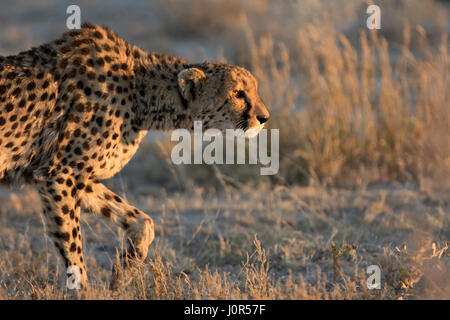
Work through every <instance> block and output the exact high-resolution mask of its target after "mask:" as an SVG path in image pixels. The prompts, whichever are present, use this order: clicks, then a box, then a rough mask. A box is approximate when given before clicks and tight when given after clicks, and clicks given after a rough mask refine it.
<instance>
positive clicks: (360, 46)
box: [0, 0, 450, 298]
mask: <svg viewBox="0 0 450 320" xmlns="http://www.w3.org/2000/svg"><path fill="white" fill-rule="evenodd" d="M70 4H77V5H79V6H80V8H81V20H82V21H86V20H87V21H90V22H91V23H94V24H100V25H106V26H108V27H110V28H112V29H113V30H115V31H116V32H117V33H118V34H119V35H120V36H122V37H123V38H125V40H127V41H128V42H130V43H132V44H135V45H138V46H140V47H141V48H143V49H144V50H148V51H159V52H164V53H168V54H174V55H178V56H182V57H184V58H186V59H188V60H191V61H192V62H200V61H203V60H216V61H221V62H229V63H233V64H239V65H241V66H244V67H246V68H248V69H249V70H250V71H251V72H252V73H253V74H254V75H255V77H256V78H257V79H258V81H259V87H260V94H261V96H262V99H263V101H264V102H265V104H266V106H267V107H268V109H269V110H270V111H271V114H272V117H271V121H270V122H269V123H268V127H269V128H279V129H280V171H279V173H278V174H277V175H275V176H260V175H259V167H258V166H257V165H239V166H233V165H218V166H207V165H191V166H189V165H180V166H175V165H173V164H172V163H171V160H170V152H171V148H172V146H173V145H174V144H173V143H171V142H170V135H168V134H164V133H152V134H149V136H148V138H147V139H146V140H145V141H144V142H143V144H142V145H141V147H140V149H139V151H138V153H137V154H136V156H135V157H134V158H133V159H132V161H131V162H130V163H129V165H127V166H126V167H125V168H124V170H122V172H121V173H119V174H118V175H117V176H116V177H114V178H113V179H111V180H110V181H107V182H106V184H107V185H108V186H109V187H111V188H112V189H113V190H115V191H116V192H118V193H120V194H121V195H123V196H125V197H128V199H129V200H131V201H132V202H133V203H138V204H140V205H141V207H144V208H147V211H148V212H154V215H155V216H154V219H155V221H156V222H157V224H158V225H159V226H160V227H159V229H158V230H157V237H158V239H159V240H156V241H157V242H156V245H155V246H156V249H155V253H153V258H155V257H163V258H164V259H166V260H167V261H170V263H171V264H172V266H175V267H174V270H173V273H174V274H176V275H179V274H181V272H183V273H185V274H188V275H190V274H191V273H189V272H193V271H192V270H194V269H195V268H197V267H198V268H200V269H198V270H203V271H204V266H205V265H206V266H208V265H210V266H211V270H213V269H214V268H217V269H218V270H219V271H220V272H224V274H228V273H227V272H229V273H230V274H231V275H230V274H228V277H231V279H234V280H233V281H237V282H232V285H231V288H234V287H233V285H236V286H237V287H238V288H241V287H240V284H242V283H243V284H242V286H243V287H244V288H245V289H246V290H247V291H244V292H250V291H251V290H256V291H255V292H256V293H255V295H254V296H253V297H271V298H283V297H285V298H286V297H290V298H292V297H294V298H295V297H297V298H298V297H300V298H301V297H318V298H323V297H328V298H330V297H332V294H331V293H330V292H332V291H333V290H337V289H336V288H335V287H330V286H328V284H326V283H325V284H323V287H320V286H319V285H318V282H317V277H318V276H317V273H315V271H317V270H316V269H317V268H319V269H320V270H322V271H320V270H319V271H320V272H324V273H325V275H324V277H325V279H328V280H329V281H331V282H332V280H331V279H333V273H332V271H330V270H332V269H333V267H332V265H331V262H330V260H329V259H330V255H329V254H328V253H329V248H331V247H330V246H331V241H332V239H334V240H333V241H335V240H336V241H337V239H338V240H339V241H344V240H345V241H353V242H355V243H358V246H360V247H361V248H363V252H364V253H360V254H361V257H364V259H365V260H364V259H363V258H361V257H360V258H361V259H360V260H359V262H356V266H359V267H361V268H362V266H364V263H362V262H361V261H367V259H369V258H370V259H372V260H374V261H378V263H380V264H383V265H389V267H390V268H391V269H390V270H391V271H392V270H394V271H395V270H396V271H395V272H394V271H392V274H391V275H390V276H389V277H391V278H386V279H385V280H386V281H387V282H388V283H390V282H395V281H397V282H398V281H400V282H399V283H400V287H401V286H402V285H403V286H404V287H405V286H406V288H407V289H408V288H412V286H413V285H414V283H415V282H414V281H416V282H417V281H419V280H417V279H421V277H418V278H417V273H416V272H418V271H417V270H419V269H420V272H422V273H421V275H423V274H428V270H429V269H427V268H428V266H427V267H426V268H425V267H424V266H423V264H420V263H418V262H417V261H421V263H422V262H423V261H425V256H420V259H423V260H420V259H419V258H417V259H418V260H417V259H416V260H414V263H411V264H408V263H410V260H408V259H409V258H408V259H407V258H404V260H401V259H403V258H401V259H400V258H398V257H397V256H396V255H395V254H396V253H395V254H394V252H397V251H395V247H396V246H400V245H401V243H403V242H405V241H406V242H407V241H409V240H410V241H412V243H414V244H415V245H417V246H416V247H417V248H419V249H420V248H426V250H435V251H434V252H437V251H436V250H438V249H439V248H441V249H442V248H444V247H445V245H442V246H441V247H439V246H440V245H441V244H436V243H438V242H433V241H444V242H442V243H446V242H445V241H446V240H449V238H450V236H449V230H450V222H449V221H450V219H449V203H450V201H449V199H450V198H449V192H450V104H449V92H450V90H449V83H450V81H449V80H450V76H449V68H450V61H449V51H448V50H449V43H448V32H449V30H450V22H449V9H450V3H449V1H443V0H441V1H438V0H378V1H364V0H303V1H297V0H280V1H270V0H247V1H240V0H148V1H118V0H111V1H107V2H105V1H98V0H89V1H56V0H41V1H35V2H31V1H26V0H3V1H2V4H1V6H2V10H1V11H0V55H9V54H16V53H18V52H19V51H22V50H26V49H29V48H30V47H31V46H37V45H39V44H41V43H43V42H47V41H50V40H53V39H55V38H56V37H58V36H59V35H60V34H61V33H62V32H65V31H67V29H66V19H67V17H68V16H69V15H68V14H66V9H67V7H68V6H69V5H70ZM370 4H376V5H378V6H379V7H380V8H381V29H380V30H368V29H367V27H366V20H367V18H368V14H367V13H366V9H367V6H368V5H370ZM255 190H256V192H255ZM256 194H257V195H256ZM0 195H3V198H2V199H4V200H2V201H3V202H2V203H3V208H0V213H1V212H3V214H4V217H3V218H1V216H0V218H1V219H3V220H4V221H6V218H5V217H6V216H9V213H10V212H12V211H24V212H26V211H27V210H29V211H30V212H34V211H36V210H37V209H36V208H35V207H34V208H29V209H26V208H28V207H27V204H26V203H27V202H29V201H31V203H33V201H36V197H35V196H34V195H32V194H31V193H26V194H25V195H24V196H23V199H22V198H17V196H15V195H14V196H11V194H10V191H2V193H0ZM11 197H12V198H11ZM179 213H180V215H178V214H179ZM5 223H6V222H5ZM199 225H200V226H202V228H201V230H200V229H199V228H200V227H198V226H199ZM274 226H275V227H274ZM418 226H420V228H419V227H418ZM272 227H274V228H275V231H274V230H273V229H272ZM18 228H22V227H20V226H19V227H18ZM203 228H204V229H203ZM418 228H419V229H421V231H420V232H419V233H417V232H418V231H417V229H418ZM93 229H94V230H97V229H95V228H93ZM10 232H11V234H12V233H13V231H10ZM93 233H95V232H93ZM112 234H114V233H113V232H111V233H110V235H112ZM243 234H245V236H244V235H243ZM253 234H259V235H260V238H261V239H262V240H261V243H262V245H263V247H264V246H267V247H268V248H270V250H271V253H272V256H271V257H272V258H271V259H272V260H270V259H269V260H270V261H272V262H275V263H276V266H277V267H274V268H271V269H270V272H274V274H271V275H269V276H268V278H270V279H271V280H270V281H271V282H270V283H272V284H275V283H278V282H277V281H278V280H280V279H282V280H280V281H281V282H280V285H281V286H284V285H286V281H287V280H286V279H287V277H288V275H292V274H293V275H294V278H295V277H297V276H298V274H302V276H303V277H304V278H305V279H306V280H307V281H311V283H312V284H311V285H312V287H311V288H312V289H311V290H310V289H308V290H310V291H308V290H306V291H305V290H303V289H298V291H295V290H294V289H292V288H291V289H292V290H293V291H292V292H291V291H289V292H288V291H286V290H287V289H286V287H283V288H281V287H280V288H278V287H277V288H275V289H273V290H274V291H272V295H270V294H269V293H267V292H269V291H267V292H266V291H264V290H266V289H267V290H269V287H270V286H269V287H267V288H266V287H264V288H265V289H264V288H263V287H261V288H262V289H261V288H260V287H258V288H260V289H258V290H262V291H257V289H255V288H256V287H257V286H256V287H255V286H253V287H252V286H249V285H248V278H247V280H243V282H242V283H241V282H239V281H240V280H239V279H240V277H241V276H242V270H243V269H239V268H238V267H236V265H239V261H241V260H242V259H244V258H245V253H246V252H247V251H246V250H251V248H255V246H256V251H255V252H257V253H258V255H257V256H258V257H259V258H258V259H260V260H257V261H256V260H255V263H256V264H257V263H259V267H261V268H263V269H257V268H256V267H255V268H256V269H254V270H260V271H261V270H264V268H265V265H264V263H265V262H264V261H265V260H264V257H263V255H262V251H261V250H262V249H261V247H260V248H259V251H258V243H259V242H255V239H253ZM313 235H314V236H313ZM370 235H372V237H370ZM11 237H12V238H14V237H13V236H11ZM112 237H115V236H112ZM95 239H96V240H99V241H102V240H101V239H98V238H95ZM374 239H376V240H374ZM419 240H420V241H419ZM11 241H12V240H11ZM158 241H159V242H158ZM13 242H14V241H13ZM0 243H1V242H0ZM261 243H259V245H261ZM432 243H435V244H434V247H433V248H434V249H432ZM439 243H440V242H439ZM408 245H409V244H408ZM4 246H5V245H4ZM11 246H12V247H14V246H13V245H11ZM88 246H89V245H88ZM436 246H438V247H436ZM199 248H202V249H203V250H204V254H202V253H200V252H199ZM324 248H326V249H324ZM387 248H388V249H387ZM402 248H403V247H402ZM405 248H406V247H405ZM436 248H438V249H436ZM447 248H448V244H447ZM397 249H398V248H397ZM95 250H97V251H101V252H109V253H108V254H109V255H110V256H111V255H113V254H112V253H111V252H113V249H112V247H111V248H107V249H105V247H104V246H103V247H101V248H100V249H98V248H97V249H96V247H95V246H93V249H92V251H91V252H92V253H93V252H94V251H95ZM327 250H328V251H327ZM336 250H337V249H336ZM402 250H403V249H402ZM424 250H425V249H424ZM97 251H95V252H97ZM344 251H345V250H344ZM344 251H342V252H344ZM419 251H420V250H419ZM333 252H337V251H333ZM342 252H341V253H342ZM423 252H425V251H423ZM344 253H345V252H344ZM391 253H392V254H391ZM98 254H99V253H98V252H97V253H96V255H97V256H98ZM105 255H107V254H105ZM110 256H109V258H108V259H109V260H108V259H106V258H105V261H106V262H101V259H100V258H98V259H100V260H97V263H98V265H99V266H101V268H100V267H99V268H100V269H101V270H106V269H108V267H107V266H108V263H110V262H111V258H110ZM180 256H181V257H182V258H180ZM394 256H395V258H394ZM308 257H309V258H308ZM402 257H403V256H402ZM444 257H445V254H444ZM247 258H248V256H247ZM92 259H93V261H91V262H90V263H91V265H94V266H95V265H96V262H95V258H92ZM155 259H156V258H155ZM166 260H164V261H166ZM244 260H245V259H244ZM99 261H100V262H99ZM108 261H109V262H108ZM155 261H158V260H155ZM249 261H250V262H249ZM249 261H247V262H249V263H248V264H245V263H244V266H246V267H249V266H251V265H252V264H251V259H250V260H249ZM446 261H447V262H446V264H444V267H445V268H447V269H445V268H444V270H447V271H448V270H449V269H448V266H449V264H448V258H447V260H446ZM160 262H161V261H160ZM266 262H267V261H266ZM102 263H103V264H102ZM158 263H159V262H158ZM161 263H163V262H161ZM439 263H440V262H439ZM88 265H89V264H88ZM350 265H351V267H352V268H353V267H354V266H355V263H353V264H350ZM438 265H439V268H442V265H440V264H436V265H433V268H434V269H433V268H432V269H433V271H430V274H431V275H432V276H431V278H429V279H431V280H430V281H431V282H430V283H436V282H437V283H439V281H442V280H443V279H444V278H442V274H441V273H440V272H439V271H436V270H437V269H439V268H438ZM333 266H334V268H335V267H336V266H335V265H333ZM153 267H155V266H153ZM166 267H167V266H166ZM102 268H103V269H102ZM155 268H156V267H155ZM242 268H244V267H242ZM435 268H437V269H435ZM5 269H7V267H5ZM0 270H1V268H0ZM171 270H172V269H171ZM186 270H188V271H186ZM239 270H240V272H239ZM248 270H250V271H249V272H250V275H251V270H253V269H251V268H249V269H248ZM314 270H315V271H314ZM327 270H328V271H327ZM334 270H335V271H336V269H334ZM352 270H353V269H352ZM402 270H403V271H402ZM405 270H406V271H405ZM425 270H427V271H425ZM440 270H441V269H440ZM203 271H201V272H203ZM313 271H314V272H313ZM99 272H100V271H99ZM201 272H200V273H198V274H197V273H196V276H192V277H193V278H191V280H192V279H195V277H197V278H196V279H197V280H198V279H203V280H204V281H206V282H204V283H203V285H204V284H205V283H208V281H218V282H220V283H222V284H224V283H228V282H227V279H226V277H225V278H223V277H222V276H219V275H217V274H216V276H215V277H216V278H214V277H212V276H211V277H212V278H211V277H210V278H208V277H207V276H208V274H209V273H208V272H209V271H208V269H206V271H205V272H206V273H204V274H203V273H201ZM233 272H236V273H233ZM261 272H262V271H261ZM320 272H319V273H320ZM327 272H328V273H327ZM352 272H353V271H352ZM396 272H397V273H396ZM356 273H357V272H356ZM356 273H355V274H356ZM99 274H102V273H101V272H100V273H99ZM233 274H234V276H233ZM405 274H407V276H405ZM247 275H249V274H247ZM260 275H261V274H260ZM334 275H335V273H334ZM172 276H173V275H172ZM266 276H267V275H266ZM202 277H203V278H202ZM205 277H206V278H205ZM217 277H218V278H217ZM233 277H234V278H233ZM271 277H272V278H271ZM273 277H275V278H273ZM319 277H320V275H319ZM402 277H404V278H405V277H406V278H407V279H409V280H408V281H410V282H407V281H406V280H405V279H404V278H402ZM408 277H410V278H408ZM433 277H434V278H433ZM6 278H7V277H6ZM169 278H170V277H169ZM0 279H1V272H0ZM205 279H206V280H205ZM207 279H209V280H207ZM211 279H212V280H211ZM236 279H237V280H236ZM399 279H400V280H399ZM414 279H415V280H414ZM436 279H438V280H436ZM439 279H440V280H439ZM285 280H286V281H285ZM353 280H354V279H353ZM4 281H6V280H4ZM167 281H168V280H167ZM246 281H247V282H246ZM252 281H253V280H252ZM255 281H256V280H255ZM261 281H262V280H261ZM299 281H300V280H299ZM302 281H303V280H302ZM355 281H356V280H355ZM402 281H403V282H402ZM250 282H251V281H250ZM300 282H301V281H300ZM300 282H298V283H300ZM0 283H1V281H0ZM251 283H253V282H251ZM293 283H294V284H295V283H296V282H295V281H294V282H293ZM348 283H351V282H348ZM348 283H346V284H345V286H347V285H348ZM405 283H406V284H405ZM447 283H448V279H447ZM210 284H211V283H210ZM172 285H174V286H175V287H176V285H175V284H172ZM215 285H216V284H215ZM215 285H214V286H215ZM291 285H292V283H291ZM397 285H398V284H396V285H395V286H394V285H392V286H391V287H390V288H393V287H395V290H397ZM345 286H344V287H343V288H341V289H342V290H343V291H342V292H341V291H339V290H341V289H339V290H338V291H339V293H336V292H337V291H336V292H335V293H336V296H335V297H341V298H342V297H347V298H355V297H360V296H358V295H356V296H353V295H351V294H349V292H353V291H351V290H353V289H351V288H347V287H345ZM0 287H1V286H0ZM219 287H220V286H219ZM319 287H320V290H319V289H318V288H319ZM431 287H433V285H431ZM438 287H439V286H438ZM199 288H200V287H198V288H197V291H196V292H197V293H198V296H195V295H189V294H184V293H182V294H181V296H182V297H191V298H192V297H201V298H204V297H210V296H208V293H205V292H206V291H205V292H204V291H202V289H201V288H200V289H199ZM252 288H253V289H252ZM333 288H334V289H333ZM191 289H192V288H191ZM241 289H242V288H241ZM291 289H289V290H291ZM403 289H405V288H403ZM227 290H228V289H227ZM248 290H250V291H248ZM277 290H278V291H277ZM302 290H303V291H302ZM314 290H316V291H314ZM321 290H322V291H321ZM346 290H347V291H346ZM348 290H350V291H348ZM355 290H356V289H355ZM395 290H394V291H389V290H387V289H386V291H384V293H383V294H380V295H378V296H376V297H378V298H380V297H381V298H399V297H405V296H406V295H404V294H403V293H401V294H400V293H399V291H395ZM446 290H447V291H446ZM448 290H449V286H447V287H445V288H443V289H442V287H441V289H440V291H439V290H437V291H436V290H435V291H429V292H428V293H429V294H430V295H429V296H431V295H434V296H435V297H436V296H437V297H443V296H447V297H448V296H450V295H448V293H449V291H448ZM189 292H191V293H192V292H193V291H189ZM221 292H222V293H221V294H223V296H221V295H220V294H219V293H217V294H216V295H213V297H216V298H221V297H222V298H224V297H225V298H227V297H228V298H229V297H244V298H245V297H252V296H251V295H250V294H249V295H248V296H245V295H243V296H241V295H239V294H243V291H239V292H240V293H239V294H238V293H237V291H233V290H232V289H229V290H228V291H226V290H225V291H221ZM224 292H225V293H224ZM264 292H266V293H267V294H266V293H264ZM295 292H296V293H295ZM333 292H334V291H333ZM402 292H403V291H402ZM423 292H425V291H421V294H423ZM430 292H431V293H430ZM275 293H277V294H275ZM0 294H1V291H0ZM159 294H160V296H158V294H157V293H155V292H153V291H152V293H151V294H150V293H149V296H150V297H165V298H168V297H169V298H170V296H169V295H167V296H164V294H161V293H159ZM167 294H168V293H167ZM330 294H331V296H330ZM5 295H6V296H8V295H10V293H8V294H5ZM42 295H43V296H46V295H45V294H44V293H42ZM47 296H48V295H47ZM133 297H134V296H133ZM366 297H373V295H372V296H371V295H370V294H368V296H366Z"/></svg>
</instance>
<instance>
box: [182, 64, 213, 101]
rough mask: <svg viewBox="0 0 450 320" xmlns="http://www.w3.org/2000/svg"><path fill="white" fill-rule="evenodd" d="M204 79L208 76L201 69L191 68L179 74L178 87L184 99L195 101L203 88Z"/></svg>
mask: <svg viewBox="0 0 450 320" xmlns="http://www.w3.org/2000/svg"><path fill="white" fill-rule="evenodd" d="M204 79H206V75H205V73H204V72H203V71H202V70H200V69H197V68H189V69H184V70H183V71H181V72H180V73H179V74H178V86H179V88H180V92H181V94H182V96H183V97H184V99H186V100H187V101H193V100H195V97H196V92H198V90H199V89H200V88H201V85H202V81H203V80H204Z"/></svg>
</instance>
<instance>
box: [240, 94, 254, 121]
mask: <svg viewBox="0 0 450 320" xmlns="http://www.w3.org/2000/svg"><path fill="white" fill-rule="evenodd" d="M244 101H245V110H244V112H243V113H242V119H244V120H248V119H250V114H249V113H250V110H251V109H252V105H251V104H250V101H248V97H247V96H246V95H245V96H244Z"/></svg>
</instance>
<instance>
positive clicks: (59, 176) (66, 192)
mask: <svg viewBox="0 0 450 320" xmlns="http://www.w3.org/2000/svg"><path fill="white" fill-rule="evenodd" d="M268 117H269V114H268V112H267V110H266V108H265V107H264V105H263V103H262V101H261V99H260V98H259V96H258V93H257V83H256V80H255V79H254V77H253V76H252V75H251V74H250V73H249V72H248V71H247V70H245V69H243V68H240V67H237V66H232V65H227V64H219V63H213V62H205V63H201V64H191V63H189V62H187V61H186V60H184V59H182V58H179V57H173V56H168V55H164V54H159V53H150V52H145V51H143V50H142V49H140V48H138V47H136V46H133V45H130V44H128V43H127V42H126V41H124V40H123V39H122V38H120V37H119V36H117V35H116V34H115V33H114V32H113V31H111V30H110V29H108V28H106V27H99V26H94V25H91V24H89V23H85V24H83V27H82V29H80V30H74V31H70V32H67V33H65V34H63V36H62V37H61V38H60V39H58V40H55V41H52V42H50V43H47V44H43V45H41V46H39V47H37V48H32V49H31V50H29V51H25V52H21V53H19V54H18V55H15V56H8V57H0V180H1V181H2V182H7V183H9V184H13V185H20V184H23V183H29V184H33V185H35V186H36V188H37V190H38V191H39V194H40V195H41V199H42V207H43V215H44V217H45V221H46V225H47V230H48V233H49V235H50V237H51V238H52V239H53V242H54V245H55V247H56V249H57V251H58V252H59V254H60V256H61V259H62V261H63V262H64V264H65V266H66V267H68V266H71V265H75V266H78V267H80V268H81V275H82V285H83V286H86V285H87V274H86V267H85V264H84V258H83V250H82V238H81V229H80V209H81V208H83V209H84V210H85V211H87V212H92V213H94V214H97V215H99V216H100V217H103V218H106V219H109V220H111V221H113V222H115V223H117V224H118V225H119V226H120V227H122V228H123V229H124V230H126V232H127V235H128V239H129V248H128V252H130V256H132V257H135V258H139V259H144V258H145V257H146V255H147V251H148V247H149V245H150V244H151V242H152V240H153V238H154V226H153V221H152V219H151V218H150V217H149V216H147V215H146V214H144V213H143V212H142V211H140V210H138V209H136V208H134V207H133V206H131V205H129V204H128V203H127V202H126V201H125V200H124V199H123V198H121V197H119V196H118V195H116V194H114V193H113V192H112V191H110V190H108V189H107V188H106V187H105V186H104V185H103V184H102V183H100V182H99V180H100V179H107V178H110V177H112V176H113V175H114V174H116V173H117V172H119V171H120V170H121V169H122V167H123V166H124V165H125V164H126V163H127V162H128V161H129V160H130V159H131V157H132V156H133V155H134V153H135V152H136V150H137V148H138V146H139V143H140V142H141V140H142V139H143V137H144V136H145V134H146V133H147V131H149V130H171V129H175V128H186V129H192V128H193V121H194V120H202V121H203V125H204V128H213V127H214V128H219V129H225V128H242V129H243V130H248V129H250V128H262V125H263V123H264V122H265V121H266V120H267V119H268Z"/></svg>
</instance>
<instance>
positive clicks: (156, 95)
mask: <svg viewBox="0 0 450 320" xmlns="http://www.w3.org/2000/svg"><path fill="white" fill-rule="evenodd" d="M133 52H134V56H135V65H134V70H135V75H136V78H135V79H136V83H135V90H136V99H135V101H136V104H135V108H136V111H135V112H136V115H137V119H136V125H138V126H139V127H140V128H141V129H143V130H158V131H168V130H173V129H179V128H185V129H190V128H191V127H192V123H193V120H192V118H193V115H192V114H191V112H190V111H191V110H190V109H189V106H188V104H187V102H186V101H185V100H184V99H183V98H182V96H181V94H180V92H179V90H178V83H177V76H178V73H179V72H180V71H181V70H183V69H184V68H186V67H188V66H189V63H188V61H186V60H184V59H182V58H180V57H176V56H169V55H165V54H161V53H151V52H145V51H143V50H141V49H139V48H137V47H135V48H133Z"/></svg>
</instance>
